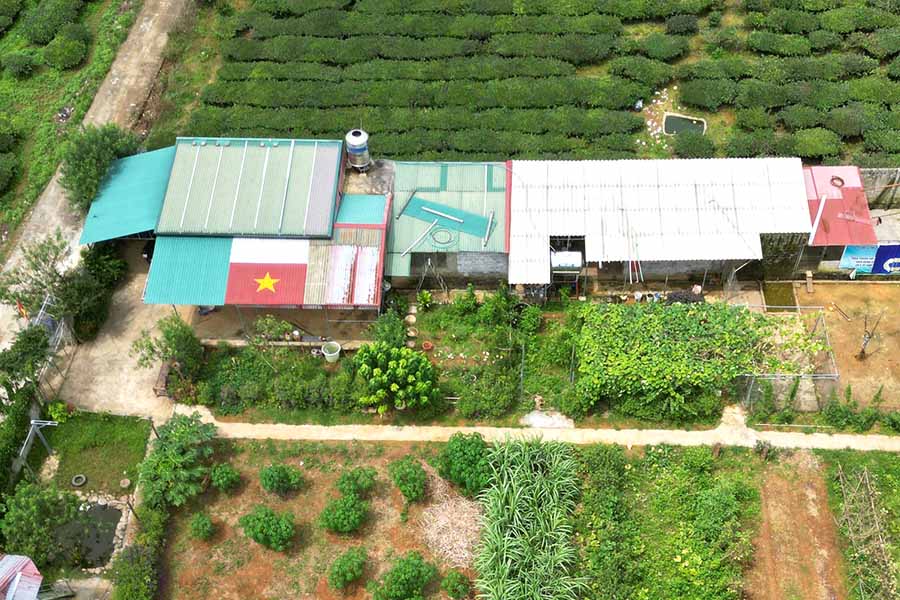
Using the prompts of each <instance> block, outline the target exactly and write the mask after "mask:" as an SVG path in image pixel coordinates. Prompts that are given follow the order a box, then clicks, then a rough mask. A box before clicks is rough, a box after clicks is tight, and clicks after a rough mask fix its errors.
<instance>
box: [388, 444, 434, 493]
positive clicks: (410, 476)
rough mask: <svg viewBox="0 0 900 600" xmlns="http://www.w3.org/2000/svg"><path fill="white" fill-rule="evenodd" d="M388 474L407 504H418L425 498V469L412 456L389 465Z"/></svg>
mask: <svg viewBox="0 0 900 600" xmlns="http://www.w3.org/2000/svg"><path fill="white" fill-rule="evenodd" d="M388 474H390V476H391V479H392V480H393V481H394V484H395V485H396V486H397V488H399V489H400V493H401V494H403V497H404V498H405V499H406V502H407V503H409V502H417V501H418V500H421V499H422V498H423V497H425V481H426V476H425V469H423V468H422V465H420V464H419V461H417V460H416V459H414V458H413V457H412V456H404V457H403V458H401V459H400V460H395V461H394V462H392V463H391V464H390V465H388Z"/></svg>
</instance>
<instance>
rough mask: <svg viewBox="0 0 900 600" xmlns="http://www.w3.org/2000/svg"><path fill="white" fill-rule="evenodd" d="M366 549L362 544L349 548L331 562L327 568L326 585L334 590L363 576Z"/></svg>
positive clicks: (340, 588)
mask: <svg viewBox="0 0 900 600" xmlns="http://www.w3.org/2000/svg"><path fill="white" fill-rule="evenodd" d="M366 559H367V556H366V549H365V548H363V547H362V546H356V547H354V548H350V549H349V550H347V551H346V552H344V553H343V554H341V555H340V556H338V557H337V558H336V559H334V562H333V563H331V568H330V569H329V570H328V585H330V586H331V589H334V590H343V589H346V588H347V586H349V585H350V584H351V583H353V582H354V581H357V580H358V579H359V578H360V577H362V576H363V571H364V570H365V567H366Z"/></svg>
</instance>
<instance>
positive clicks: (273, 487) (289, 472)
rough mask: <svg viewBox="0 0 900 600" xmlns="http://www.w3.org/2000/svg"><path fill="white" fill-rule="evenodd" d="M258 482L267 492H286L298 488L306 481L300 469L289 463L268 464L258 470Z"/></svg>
mask: <svg viewBox="0 0 900 600" xmlns="http://www.w3.org/2000/svg"><path fill="white" fill-rule="evenodd" d="M259 483H260V485H262V488H263V489H264V490H266V491H267V492H271V493H273V494H282V495H283V494H288V493H290V492H294V491H297V490H299V489H300V488H302V487H303V486H304V484H305V483H306V481H305V480H304V479H303V473H301V472H300V469H298V468H297V467H294V466H291V465H269V466H267V467H263V468H262V469H260V471H259Z"/></svg>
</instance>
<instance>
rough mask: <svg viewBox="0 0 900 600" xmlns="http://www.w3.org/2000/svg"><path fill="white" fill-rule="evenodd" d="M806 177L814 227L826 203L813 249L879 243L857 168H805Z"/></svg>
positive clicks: (807, 194) (811, 220)
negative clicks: (815, 247) (821, 206)
mask: <svg viewBox="0 0 900 600" xmlns="http://www.w3.org/2000/svg"><path fill="white" fill-rule="evenodd" d="M803 177H804V181H805V183H806V199H807V202H808V203H809V218H810V223H811V224H812V225H813V226H816V216H817V215H818V213H819V205H820V204H821V203H822V202H823V201H824V202H825V206H824V208H822V215H821V217H820V218H819V223H818V226H816V232H815V236H814V237H813V243H812V245H813V246H869V245H873V244H877V243H878V239H877V236H876V235H875V228H874V226H873V224H872V217H871V215H870V214H869V202H868V200H867V199H866V192H865V190H864V189H863V185H862V177H861V176H860V173H859V168H858V167H852V166H843V167H804V169H803Z"/></svg>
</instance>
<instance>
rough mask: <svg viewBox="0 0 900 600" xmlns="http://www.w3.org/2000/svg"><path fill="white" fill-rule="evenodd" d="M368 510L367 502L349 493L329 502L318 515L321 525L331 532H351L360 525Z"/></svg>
mask: <svg viewBox="0 0 900 600" xmlns="http://www.w3.org/2000/svg"><path fill="white" fill-rule="evenodd" d="M368 511H369V503H368V502H365V501H363V500H360V498H359V496H357V495H355V494H350V495H347V496H341V497H340V498H337V499H335V500H332V501H331V502H329V503H328V504H327V505H326V506H325V508H324V509H323V510H322V514H321V515H319V522H320V523H321V524H322V527H324V528H325V529H327V530H328V531H331V532H333V533H353V532H354V531H356V530H357V529H359V528H360V526H362V524H363V522H365V520H366V515H367V514H368Z"/></svg>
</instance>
